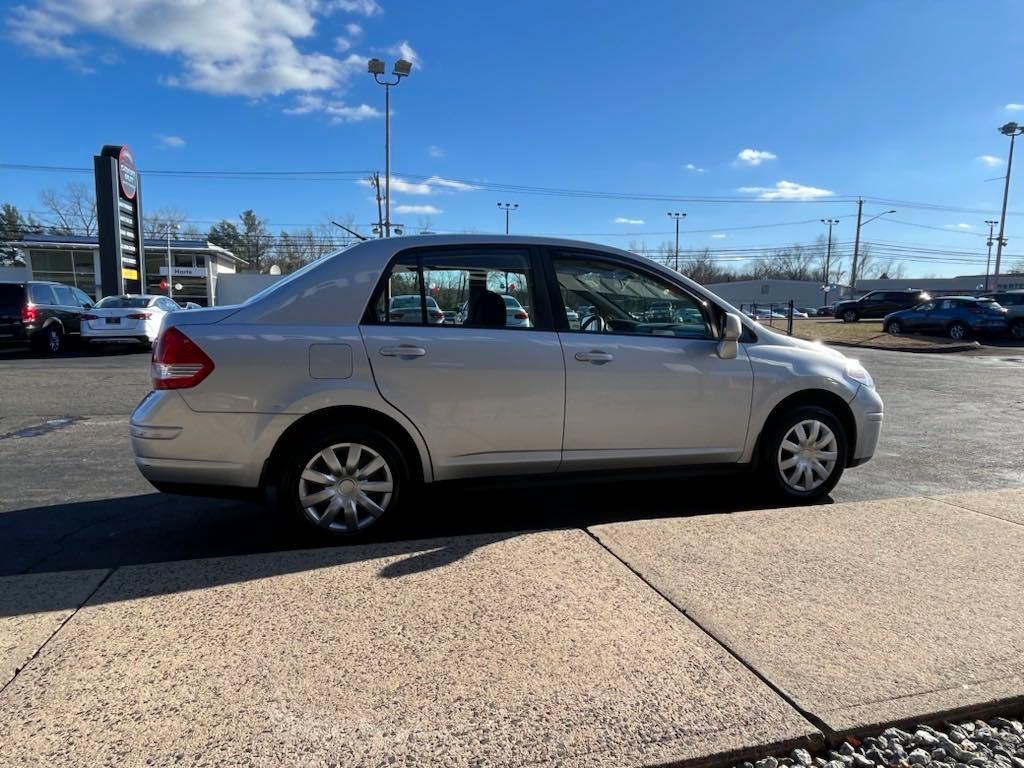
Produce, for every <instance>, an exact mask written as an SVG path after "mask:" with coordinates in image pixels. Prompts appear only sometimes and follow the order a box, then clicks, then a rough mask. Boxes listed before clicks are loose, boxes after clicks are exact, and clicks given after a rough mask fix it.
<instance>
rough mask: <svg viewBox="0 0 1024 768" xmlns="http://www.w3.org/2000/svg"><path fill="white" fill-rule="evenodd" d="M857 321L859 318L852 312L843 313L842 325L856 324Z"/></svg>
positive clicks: (850, 310)
mask: <svg viewBox="0 0 1024 768" xmlns="http://www.w3.org/2000/svg"><path fill="white" fill-rule="evenodd" d="M858 320H860V317H858V315H857V313H856V312H855V311H854V310H852V309H848V310H846V311H845V312H843V322H844V323H856V322H857V321H858Z"/></svg>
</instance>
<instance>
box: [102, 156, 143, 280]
mask: <svg viewBox="0 0 1024 768" xmlns="http://www.w3.org/2000/svg"><path fill="white" fill-rule="evenodd" d="M93 170H94V172H95V176H96V218H97V225H98V228H99V235H100V284H101V286H102V288H103V290H102V293H103V294H104V295H105V296H111V295H118V294H126V293H134V294H141V293H145V292H146V255H145V249H144V247H143V241H142V182H141V179H140V178H139V172H138V170H136V168H135V157H134V156H133V155H132V151H131V150H130V149H129V148H128V147H125V146H119V145H107V146H105V147H103V149H102V150H101V151H100V154H98V155H96V156H95V157H93Z"/></svg>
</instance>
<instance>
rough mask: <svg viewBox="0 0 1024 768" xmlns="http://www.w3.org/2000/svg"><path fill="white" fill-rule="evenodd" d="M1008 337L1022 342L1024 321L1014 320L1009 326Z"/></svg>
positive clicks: (1023, 338) (1023, 339)
mask: <svg viewBox="0 0 1024 768" xmlns="http://www.w3.org/2000/svg"><path fill="white" fill-rule="evenodd" d="M1010 335H1011V336H1013V338H1015V339H1017V340H1018V341H1024V320H1014V321H1013V323H1012V324H1011V325H1010Z"/></svg>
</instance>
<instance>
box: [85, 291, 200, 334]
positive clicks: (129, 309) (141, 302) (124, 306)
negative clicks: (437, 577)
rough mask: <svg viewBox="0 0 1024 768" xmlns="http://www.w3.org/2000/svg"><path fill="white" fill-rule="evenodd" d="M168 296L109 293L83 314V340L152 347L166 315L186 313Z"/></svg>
mask: <svg viewBox="0 0 1024 768" xmlns="http://www.w3.org/2000/svg"><path fill="white" fill-rule="evenodd" d="M183 311H184V310H182V308H181V307H180V306H178V304H177V302H175V301H174V300H173V299H169V298H168V297H166V296H149V295H142V296H105V297H103V298H102V299H100V300H99V301H97V302H96V304H94V305H93V307H92V309H89V310H87V311H86V313H85V314H84V315H82V339H83V341H90V342H92V341H132V340H134V341H138V342H141V343H142V344H145V345H146V346H152V344H153V343H154V342H155V341H156V339H157V337H158V336H159V335H160V328H161V326H162V325H163V322H164V318H165V317H166V316H167V315H169V314H171V313H173V312H183Z"/></svg>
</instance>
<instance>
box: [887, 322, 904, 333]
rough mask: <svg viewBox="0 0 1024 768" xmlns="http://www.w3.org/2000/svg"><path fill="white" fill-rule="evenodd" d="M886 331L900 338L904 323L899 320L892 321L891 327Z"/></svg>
mask: <svg viewBox="0 0 1024 768" xmlns="http://www.w3.org/2000/svg"><path fill="white" fill-rule="evenodd" d="M886 330H887V331H888V332H889V333H891V334H892V335H893V336H899V335H900V334H901V333H903V323H901V322H900V321H899V320H890V321H889V325H888V326H887V327H886Z"/></svg>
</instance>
